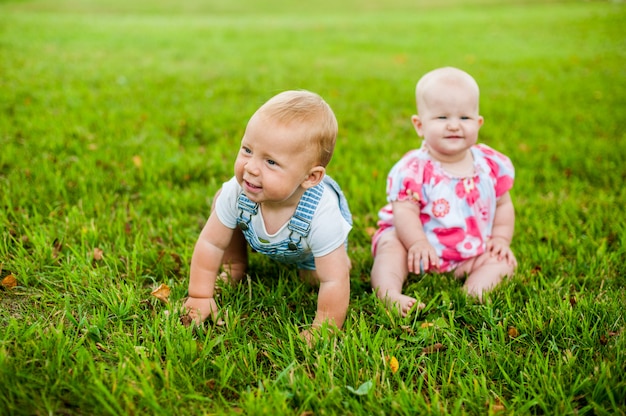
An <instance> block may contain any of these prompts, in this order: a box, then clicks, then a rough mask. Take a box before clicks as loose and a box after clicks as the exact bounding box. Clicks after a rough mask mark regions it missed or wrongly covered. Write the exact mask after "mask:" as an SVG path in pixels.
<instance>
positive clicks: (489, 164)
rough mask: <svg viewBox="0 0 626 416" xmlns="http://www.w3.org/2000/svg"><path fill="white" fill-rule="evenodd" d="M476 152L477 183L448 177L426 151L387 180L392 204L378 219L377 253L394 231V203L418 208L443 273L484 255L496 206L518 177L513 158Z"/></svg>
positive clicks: (407, 159) (485, 149)
mask: <svg viewBox="0 0 626 416" xmlns="http://www.w3.org/2000/svg"><path fill="white" fill-rule="evenodd" d="M471 152H472V156H473V158H474V171H475V173H474V176H472V177H456V176H453V175H450V174H448V173H447V172H446V171H445V170H444V169H443V168H442V167H441V165H440V164H439V162H437V161H434V160H432V159H431V158H430V155H429V154H428V151H427V150H426V149H425V148H424V147H423V146H422V148H420V149H416V150H412V151H410V152H408V153H407V154H405V155H404V156H403V157H402V159H400V161H398V163H396V165H395V166H394V167H393V168H392V169H391V171H390V173H389V176H388V177H387V201H388V204H387V205H385V206H384V207H383V208H382V209H381V210H380V211H379V213H378V215H379V221H378V230H377V231H376V233H375V234H374V237H373V239H372V243H373V244H372V250H373V252H374V253H375V252H376V243H377V241H378V238H379V237H380V235H381V234H382V233H383V232H384V231H386V230H388V229H389V228H391V227H393V226H394V225H393V209H392V205H391V202H394V201H410V202H411V203H413V204H416V205H418V206H419V208H420V212H421V215H420V219H421V221H422V225H423V227H424V231H425V233H426V236H427V237H428V240H429V242H430V243H431V244H432V246H433V247H434V248H435V250H436V251H437V254H438V255H439V258H440V260H441V267H440V270H441V271H443V272H446V271H450V270H454V268H455V267H456V266H457V265H458V264H459V263H460V262H462V261H464V260H467V259H469V258H472V257H476V256H478V255H480V254H482V253H483V252H484V251H485V245H486V242H487V240H488V239H489V237H490V236H491V229H492V227H493V219H494V216H495V210H496V201H497V199H498V198H499V197H500V196H502V195H503V194H505V193H506V192H507V191H509V190H510V189H511V188H512V187H513V181H514V177H515V171H514V168H513V165H512V163H511V161H510V159H509V158H508V157H506V156H505V155H503V154H502V153H499V152H497V151H496V150H494V149H492V148H491V147H489V146H487V145H485V144H477V145H475V146H473V147H472V148H471Z"/></svg>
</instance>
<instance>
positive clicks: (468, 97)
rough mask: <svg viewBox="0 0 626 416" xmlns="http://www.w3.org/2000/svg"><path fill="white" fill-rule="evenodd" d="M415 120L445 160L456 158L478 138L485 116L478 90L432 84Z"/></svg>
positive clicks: (435, 154)
mask: <svg viewBox="0 0 626 416" xmlns="http://www.w3.org/2000/svg"><path fill="white" fill-rule="evenodd" d="M419 111H420V114H419V116H418V117H417V120H416V121H415V127H416V130H417V132H418V134H419V135H420V136H421V137H424V140H425V141H426V144H427V145H428V148H429V151H430V152H431V154H433V156H434V157H436V158H437V159H439V160H441V161H444V162H445V161H453V160H454V159H455V158H456V157H458V156H460V155H462V154H464V152H466V151H467V150H468V149H469V148H470V147H471V146H473V145H474V144H476V142H477V141H478V131H479V130H480V127H481V126H482V124H483V118H482V117H481V116H480V115H479V114H478V96H477V94H476V92H475V91H474V90H473V89H471V88H467V87H465V86H464V85H463V84H452V85H448V84H444V83H441V84H439V85H432V86H430V87H429V89H428V90H427V91H426V92H425V94H424V96H423V97H422V100H421V102H420V110H419Z"/></svg>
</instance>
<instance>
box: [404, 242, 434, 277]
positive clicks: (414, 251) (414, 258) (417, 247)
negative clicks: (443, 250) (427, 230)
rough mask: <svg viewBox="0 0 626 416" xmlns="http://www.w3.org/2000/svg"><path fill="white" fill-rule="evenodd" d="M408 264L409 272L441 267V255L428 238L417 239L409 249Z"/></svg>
mask: <svg viewBox="0 0 626 416" xmlns="http://www.w3.org/2000/svg"><path fill="white" fill-rule="evenodd" d="M407 266H408V268H409V272H411V273H415V274H420V273H424V272H426V271H428V270H430V269H438V268H439V257H438V256H437V252H436V251H435V248H434V247H433V246H432V245H431V244H430V243H429V242H428V240H426V239H423V240H417V241H416V242H415V243H413V245H412V246H411V247H409V249H408V253H407Z"/></svg>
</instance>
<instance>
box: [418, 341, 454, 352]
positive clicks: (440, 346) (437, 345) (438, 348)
mask: <svg viewBox="0 0 626 416" xmlns="http://www.w3.org/2000/svg"><path fill="white" fill-rule="evenodd" d="M446 348H448V347H446V346H445V345H443V344H442V343H441V342H437V343H435V344H433V345H429V346H428V347H425V348H422V354H432V353H434V352H439V351H445V350H446Z"/></svg>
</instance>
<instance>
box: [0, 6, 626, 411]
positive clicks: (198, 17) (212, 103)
mask: <svg viewBox="0 0 626 416" xmlns="http://www.w3.org/2000/svg"><path fill="white" fill-rule="evenodd" d="M256 3H258V4H256ZM625 19H626V10H625V8H624V5H623V4H622V3H621V2H619V1H615V2H603V1H595V2H582V1H568V2H552V1H550V2H542V1H530V0H529V1H521V0H520V1H495V0H491V1H489V0H482V1H480V0H475V1H471V0H468V1H461V0H447V1H423V2H416V1H409V0H390V1H385V2H374V1H371V0H370V1H362V2H357V1H346V2H337V1H334V2H331V1H326V0H321V2H314V3H310V2H305V3H302V4H300V3H294V2H286V1H279V0H272V1H265V2H261V1H257V2H253V1H249V2H244V1H219V2H218V1H212V2H205V1H200V0H188V1H185V2H166V1H162V0H161V1H119V0H115V1H114V0H109V1H104V0H92V1H83V2H78V1H70V0H66V1H50V0H37V1H0V111H1V115H0V232H1V234H0V235H1V238H0V269H1V272H0V277H2V278H5V277H7V276H9V275H12V276H14V277H15V278H16V279H17V282H18V286H17V287H16V288H14V289H9V288H4V287H3V288H0V414H16V415H21V414H24V415H27V414H28V415H30V414H59V415H64V414H102V415H109V414H110V415H119V414H173V415H174V414H176V415H197V414H229V413H243V414H267V413H270V414H272V413H273V414H294V415H310V414H355V415H357V414H368V415H369V414H407V415H409V414H494V413H503V414H519V415H524V414H599V415H603V414H625V413H626V399H625V397H626V377H625V376H624V374H625V373H626V364H625V363H626V354H625V351H626V349H625V348H626V345H625V343H626V341H625V337H624V327H625V322H624V305H625V304H626V290H625V286H626V277H625V276H626V265H625V264H626V249H625V247H626V241H625V239H626V230H625V228H626V227H625V223H626V216H625V215H624V213H623V209H624V206H625V205H626V193H625V191H624V183H626V140H625V138H626V136H625V134H624V124H625V122H626V117H625V115H624V114H625V110H626V98H625V97H626V69H625V68H626V67H625V65H624V64H625V63H626V59H625V58H626V29H624V26H623V22H624V21H625ZM443 65H454V66H459V67H462V68H464V69H466V70H467V71H468V72H470V73H471V74H473V75H474V76H475V78H476V79H477V81H478V82H479V84H480V85H481V113H482V115H483V116H484V117H485V125H484V127H483V128H482V130H481V141H483V142H485V143H488V144H490V145H491V146H493V147H495V148H497V149H499V150H501V151H502V152H504V153H506V154H508V155H509V156H510V157H511V159H512V160H513V162H514V164H515V166H516V175H517V176H516V183H515V187H514V188H513V191H512V195H513V198H514V202H515V205H516V212H517V226H516V235H515V239H514V242H513V249H514V251H515V253H516V255H517V258H518V260H519V262H520V266H519V269H518V273H517V275H516V276H515V277H514V278H513V279H511V280H510V281H508V282H506V283H504V284H503V285H502V286H501V287H499V288H498V289H497V290H496V291H494V292H493V293H492V294H491V295H490V296H489V297H488V300H487V302H486V303H485V304H482V305H481V304H477V303H475V302H473V301H472V300H470V299H467V298H466V297H465V296H464V295H463V292H462V291H461V287H460V286H461V285H460V283H459V282H457V281H454V280H453V279H452V278H450V277H449V276H446V275H444V276H427V277H425V278H423V279H419V278H417V277H412V278H411V279H410V281H409V283H408V285H407V287H406V291H407V292H410V293H414V294H415V295H416V296H417V297H419V298H420V299H421V300H422V301H424V302H425V303H426V304H427V307H426V309H425V310H424V311H423V312H421V313H419V314H414V315H411V316H409V317H407V318H404V319H402V318H399V317H398V316H395V315H391V314H389V313H387V312H386V311H385V309H384V308H383V307H382V306H381V305H380V304H379V303H378V302H377V301H376V299H375V296H374V295H373V294H372V293H371V290H370V286H369V270H370V268H371V264H372V259H371V256H370V246H369V237H368V227H373V226H375V222H376V212H377V210H378V208H379V207H380V206H381V205H382V204H383V203H384V198H385V195H384V188H385V176H386V173H387V171H388V170H389V169H390V168H391V166H392V165H393V163H395V161H396V160H397V159H398V158H399V157H400V156H401V155H402V154H403V153H404V152H405V151H407V150H409V149H411V148H413V147H416V146H418V139H417V137H416V135H415V133H414V131H413V129H412V126H411V124H410V116H411V115H412V114H413V113H414V111H415V110H414V98H413V90H414V85H415V82H416V81H417V79H418V78H419V77H420V75H421V74H423V73H424V72H426V71H428V70H430V69H432V68H434V67H438V66H443ZM299 88H304V89H309V90H312V91H315V92H318V93H319V94H321V95H322V96H323V97H325V98H326V99H327V101H328V102H329V103H330V105H331V106H332V107H333V109H334V110H335V112H336V114H337V117H338V120H339V123H340V132H339V139H338V143H337V147H336V154H335V156H334V158H333V161H332V162H331V165H330V166H329V172H330V174H331V175H332V176H333V177H334V178H335V179H337V180H338V182H339V183H340V184H341V185H342V187H343V188H344V191H345V192H346V194H347V196H348V199H349V202H350V204H351V208H352V211H353V214H354V217H355V228H354V230H353V232H352V234H351V242H350V244H351V245H350V256H351V258H352V262H353V270H352V275H351V281H352V294H351V306H350V310H349V314H348V319H347V321H346V324H345V327H344V331H342V332H341V333H338V334H333V333H332V332H331V331H328V332H327V333H325V336H324V338H323V339H322V341H321V342H320V343H319V344H318V345H316V346H315V347H313V348H307V347H306V346H305V345H303V343H302V342H301V341H300V340H299V339H298V336H297V334H298V332H299V330H300V329H301V328H302V327H303V326H306V325H308V324H310V322H311V320H312V319H313V315H314V313H315V304H316V290H315V289H314V288H311V287H308V286H306V285H304V284H302V283H301V282H299V280H298V279H297V277H296V273H295V271H294V270H290V269H285V268H281V267H279V266H277V265H276V264H274V263H272V262H269V261H267V260H266V259H263V258H260V257H258V256H252V259H251V279H250V281H248V282H244V283H243V284H242V285H240V286H238V287H235V288H224V290H223V291H222V293H221V295H220V299H219V302H220V304H221V306H222V307H223V308H224V309H225V310H226V311H228V320H227V321H228V325H227V326H226V327H215V326H213V325H212V324H211V323H206V324H205V325H204V326H203V327H201V328H195V329H194V328H186V327H183V326H181V325H180V324H179V323H178V320H177V317H176V312H177V310H178V308H179V307H180V305H181V300H182V299H183V298H184V297H185V296H186V289H187V276H188V272H189V260H190V256H191V251H192V249H193V244H194V242H195V240H196V238H197V236H198V234H199V231H200V228H201V225H202V223H203V221H205V220H206V217H207V215H208V208H209V201H210V199H211V197H212V195H213V193H214V192H215V191H216V190H217V189H218V187H219V185H220V183H221V182H222V181H224V180H226V179H227V178H228V177H229V176H230V175H232V169H233V168H232V162H233V160H234V156H235V151H236V149H237V145H238V141H239V139H240V136H241V134H242V132H243V129H244V127H245V124H246V122H247V119H248V118H249V117H250V115H251V114H252V112H253V111H254V110H255V109H256V108H257V107H258V106H259V105H260V104H261V103H262V102H264V101H265V100H266V99H268V98H269V97H270V96H272V95H274V94H275V93H277V92H279V91H281V90H285V89H299ZM96 248H98V249H101V250H102V251H103V253H104V254H103V258H102V259H101V260H95V259H94V254H93V253H94V249H96ZM162 283H165V284H167V285H168V286H170V287H171V289H172V293H171V295H170V301H171V302H170V304H168V305H165V304H162V303H160V302H159V301H158V300H157V299H156V298H154V297H152V296H151V295H150V293H151V291H152V290H153V289H155V288H156V287H157V286H158V285H159V284H162ZM166 312H169V313H166ZM431 324H432V325H431ZM436 343H440V344H441V345H442V346H443V347H442V349H441V350H439V351H438V352H432V353H428V352H429V350H428V348H429V347H431V346H433V345H435V344H436ZM425 351H426V352H425ZM392 356H394V357H396V358H397V360H398V362H399V369H398V371H397V372H395V373H393V372H392V371H391V368H390V366H389V363H388V361H387V360H388V358H389V357H392Z"/></svg>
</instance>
